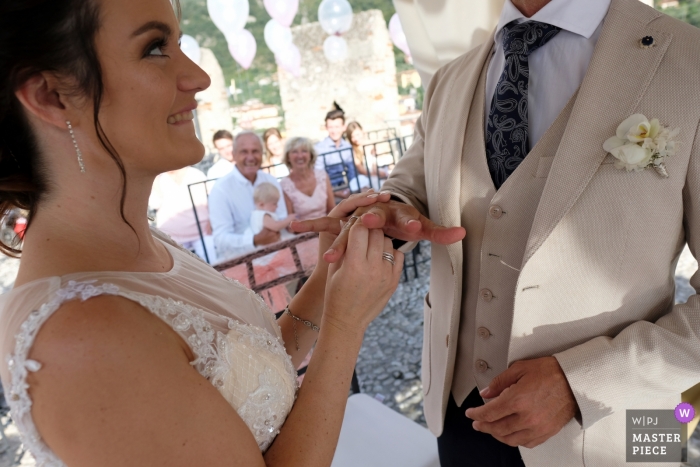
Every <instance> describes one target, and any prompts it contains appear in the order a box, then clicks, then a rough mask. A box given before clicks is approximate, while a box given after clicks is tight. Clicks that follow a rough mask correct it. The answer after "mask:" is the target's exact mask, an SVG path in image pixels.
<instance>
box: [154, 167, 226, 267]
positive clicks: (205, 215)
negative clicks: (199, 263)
mask: <svg viewBox="0 0 700 467" xmlns="http://www.w3.org/2000/svg"><path fill="white" fill-rule="evenodd" d="M206 180H207V177H206V176H205V175H204V174H203V173H202V172H201V171H200V170H198V169H195V168H194V167H183V168H181V169H178V170H171V171H169V172H165V173H162V174H160V175H158V176H157V177H156V179H155V181H154V182H153V190H151V196H150V197H149V198H148V205H149V206H150V207H151V208H153V209H155V210H156V227H158V228H159V229H160V230H161V231H162V232H164V233H166V234H168V235H169V236H170V238H172V239H173V240H175V241H176V242H177V243H179V244H180V246H182V247H183V248H185V249H187V250H189V251H191V252H193V253H196V254H197V255H198V256H199V257H200V258H203V259H204V258H205V255H204V248H203V247H202V239H201V238H200V236H199V232H200V231H199V229H201V231H202V235H203V237H204V242H205V244H206V247H207V254H208V256H209V262H210V263H214V262H215V261H216V258H215V256H214V255H215V254H216V252H215V251H214V242H213V240H212V237H211V226H210V225H209V209H208V208H207V193H206V187H205V186H204V183H200V184H198V185H195V186H193V187H191V188H190V187H189V185H191V184H193V183H199V182H205V181H206ZM190 190H191V192H192V197H191V198H190ZM193 200H194V204H195V206H196V207H197V218H195V217H194V210H193V206H192V201H193ZM197 220H199V228H197Z"/></svg>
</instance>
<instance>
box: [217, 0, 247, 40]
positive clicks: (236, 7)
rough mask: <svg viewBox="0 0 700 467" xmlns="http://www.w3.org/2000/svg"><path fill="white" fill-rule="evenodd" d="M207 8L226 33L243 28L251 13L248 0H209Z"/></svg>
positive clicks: (218, 26) (218, 25)
mask: <svg viewBox="0 0 700 467" xmlns="http://www.w3.org/2000/svg"><path fill="white" fill-rule="evenodd" d="M207 10H209V17H210V18H211V20H212V21H213V22H214V24H215V25H216V27H217V28H219V29H220V30H221V32H223V33H224V34H226V33H227V32H228V33H231V32H233V31H239V30H241V29H243V28H244V27H245V24H246V23H247V22H248V16H249V15H250V5H249V4H248V0H207Z"/></svg>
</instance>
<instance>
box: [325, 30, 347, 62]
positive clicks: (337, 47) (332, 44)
mask: <svg viewBox="0 0 700 467" xmlns="http://www.w3.org/2000/svg"><path fill="white" fill-rule="evenodd" d="M323 54H324V55H325V56H326V58H327V59H328V61H329V62H331V63H335V62H342V61H343V60H345V59H346V58H348V43H347V42H346V41H345V39H343V38H342V37H339V36H328V37H327V38H326V40H325V41H324V42H323Z"/></svg>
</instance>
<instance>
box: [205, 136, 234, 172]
mask: <svg viewBox="0 0 700 467" xmlns="http://www.w3.org/2000/svg"><path fill="white" fill-rule="evenodd" d="M213 140H214V147H215V148H216V150H217V151H218V152H219V160H217V161H216V162H215V163H214V165H212V166H211V167H210V168H209V170H208V171H207V179H209V180H213V179H216V178H221V177H223V176H224V175H227V174H228V173H229V172H231V170H233V135H232V134H231V133H230V132H229V131H227V130H219V131H217V132H216V133H214V138H213Z"/></svg>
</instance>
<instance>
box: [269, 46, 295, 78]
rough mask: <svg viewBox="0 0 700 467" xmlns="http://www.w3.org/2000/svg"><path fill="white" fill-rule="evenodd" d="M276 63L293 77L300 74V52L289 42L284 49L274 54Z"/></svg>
mask: <svg viewBox="0 0 700 467" xmlns="http://www.w3.org/2000/svg"><path fill="white" fill-rule="evenodd" d="M275 59H276V60H277V64H278V65H279V66H280V67H281V68H283V69H285V70H287V71H288V72H290V73H291V74H292V75H293V76H294V77H295V78H298V77H299V76H300V75H301V53H300V52H299V49H298V48H297V46H296V45H294V44H292V43H289V44H288V45H287V47H286V48H285V49H284V50H281V51H279V53H276V54H275Z"/></svg>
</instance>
